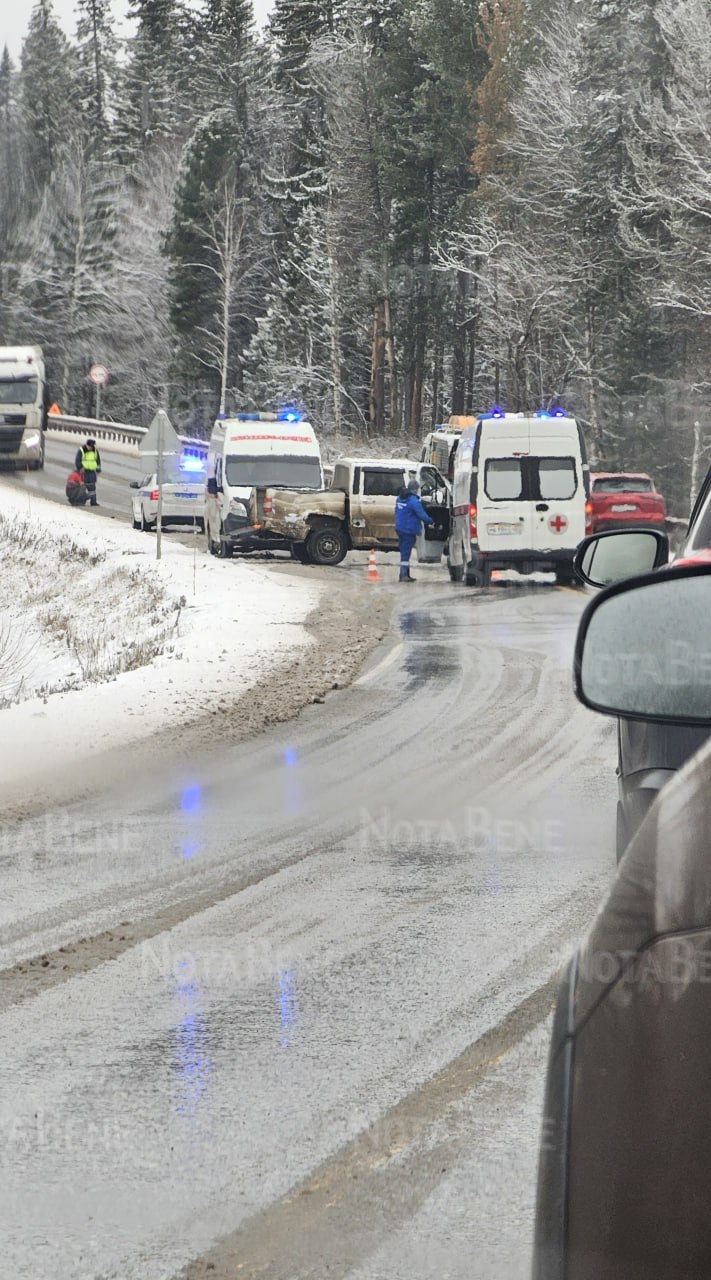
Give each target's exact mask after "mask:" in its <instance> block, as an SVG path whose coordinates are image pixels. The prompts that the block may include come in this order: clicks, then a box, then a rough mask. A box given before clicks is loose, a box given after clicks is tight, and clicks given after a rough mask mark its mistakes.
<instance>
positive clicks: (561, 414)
mask: <svg viewBox="0 0 711 1280" xmlns="http://www.w3.org/2000/svg"><path fill="white" fill-rule="evenodd" d="M567 416H568V415H567V413H566V412H565V409H554V410H553V417H554V418H567Z"/></svg>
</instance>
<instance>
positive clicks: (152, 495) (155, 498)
mask: <svg viewBox="0 0 711 1280" xmlns="http://www.w3.org/2000/svg"><path fill="white" fill-rule="evenodd" d="M148 497H149V498H150V500H151V502H157V501H158V497H159V494H158V490H157V489H151V491H150V493H149V495H148Z"/></svg>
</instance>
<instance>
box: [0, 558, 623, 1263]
mask: <svg viewBox="0 0 711 1280" xmlns="http://www.w3.org/2000/svg"><path fill="white" fill-rule="evenodd" d="M376 589H378V588H376ZM382 589H389V588H382ZM409 590H410V594H409V595H408V596H407V598H406V599H405V600H404V601H403V604H402V606H401V611H400V613H399V614H398V615H397V616H396V620H395V624H394V630H393V635H392V642H391V644H390V645H389V646H388V647H387V648H386V649H384V650H381V652H380V653H379V654H378V655H377V657H376V659H375V660H374V661H373V662H372V663H371V665H370V669H369V670H368V671H367V672H366V673H365V675H364V677H362V679H361V681H360V682H359V683H358V684H357V685H356V686H355V687H353V688H352V689H350V690H347V691H345V692H342V693H337V694H334V695H333V696H332V697H329V699H328V700H327V702H326V704H325V705H324V706H314V707H310V708H309V709H308V710H307V711H305V712H304V713H302V715H301V716H300V717H299V719H298V720H297V721H295V722H293V723H292V724H290V725H289V726H283V725H282V726H279V727H278V728H276V729H274V730H272V731H270V732H267V733H265V734H263V735H261V736H260V737H259V738H257V739H254V740H252V741H250V742H245V743H242V744H240V745H237V746H235V747H234V748H233V749H231V750H229V751H224V750H223V751H221V752H220V753H219V754H215V755H212V756H211V755H209V754H208V755H204V756H202V757H200V758H199V759H195V760H192V759H187V758H186V759H184V760H183V761H182V762H181V763H180V764H178V765H175V766H173V767H171V768H167V767H166V768H164V769H162V770H159V769H158V768H156V770H155V773H154V775H153V776H152V777H146V778H145V779H143V780H142V781H141V782H140V783H136V782H135V781H133V782H132V784H131V785H130V787H129V786H126V785H125V784H124V785H122V783H121V780H120V779H115V780H114V783H113V785H112V786H107V789H106V791H105V793H103V794H101V795H97V796H96V798H95V800H94V801H93V802H91V803H89V804H85V805H83V806H82V807H81V808H79V807H69V808H66V809H63V810H61V811H55V812H53V813H51V814H48V815H46V817H45V818H43V819H36V820H33V821H32V822H28V823H25V824H24V825H23V827H22V828H21V829H18V830H7V831H5V832H3V833H2V843H1V845H0V938H1V939H2V944H3V945H2V951H1V953H0V965H2V967H3V968H7V967H8V966H10V965H14V964H16V963H17V962H19V961H22V962H26V961H28V960H30V959H31V958H32V957H33V956H36V955H37V954H38V953H40V952H43V951H47V952H50V953H52V954H51V955H50V956H49V957H48V959H49V964H48V968H47V971H46V972H47V975H48V980H49V985H48V986H47V989H46V990H44V991H42V992H41V993H40V994H36V995H34V996H32V997H31V998H29V996H28V998H26V999H21V1000H19V1002H18V1003H14V1004H12V1005H11V1006H10V1003H9V1001H8V1000H6V1001H5V1005H4V1007H3V1004H2V991H3V987H2V982H1V981H0V1009H2V1010H3V1011H2V1012H1V1013H0V1036H2V1043H3V1055H2V1062H1V1064H0V1133H1V1134H2V1144H1V1145H0V1150H1V1151H2V1156H1V1157H0V1160H1V1162H2V1169H1V1170H0V1180H1V1181H2V1186H3V1196H2V1199H1V1201H0V1236H1V1237H2V1240H3V1244H2V1257H3V1264H2V1268H1V1269H2V1271H3V1273H4V1274H7V1275H8V1276H9V1275H12V1276H13V1277H18V1278H19V1277H31V1280H45V1278H46V1280H83V1278H84V1277H102V1278H107V1277H116V1278H119V1280H132V1278H134V1277H136V1278H140V1280H161V1278H163V1277H165V1278H166V1280H167V1278H168V1277H172V1276H175V1275H177V1274H179V1273H181V1268H184V1267H188V1271H187V1272H186V1275H189V1276H190V1277H197V1276H202V1275H205V1276H210V1277H218V1278H219V1277H220V1276H224V1277H228V1276H229V1277H234V1276H236V1275H239V1276H249V1277H251V1276H257V1275H259V1276H268V1277H269V1278H270V1280H278V1278H280V1277H284V1280H297V1277H298V1278H299V1280H301V1277H307V1276H308V1277H310V1278H319V1280H320V1278H321V1277H324V1278H325V1277H326V1276H328V1277H329V1280H332V1277H334V1276H343V1277H346V1276H347V1277H350V1278H351V1280H376V1277H378V1278H380V1277H382V1278H383V1280H385V1277H387V1278H388V1280H394V1278H397V1280H400V1278H402V1280H406V1278H407V1280H412V1278H413V1277H418V1278H419V1277H422V1278H423V1280H424V1277H434V1276H437V1277H450V1278H451V1280H524V1277H526V1276H527V1274H528V1265H529V1264H528V1257H529V1248H530V1234H531V1212H532V1203H533V1195H534V1180H535V1164H536V1148H537V1141H538V1130H539V1123H540V1099H541V1090H542V1079H543V1071H544V1066H545V1053H546V1016H547V1013H548V1010H549V1008H550V1002H551V996H552V990H553V987H552V985H551V984H550V979H551V975H552V974H554V972H555V971H556V969H557V968H558V966H559V965H560V964H561V963H562V961H563V960H564V959H565V957H566V956H567V954H568V952H569V950H570V949H571V947H572V945H573V943H574V940H575V938H576V937H577V936H578V935H579V933H580V932H581V931H582V930H583V929H584V928H585V927H586V925H587V923H588V922H589V920H590V918H591V916H592V914H593V912H594V909H595V905H596V903H597V901H598V899H599V897H600V894H601V893H602V891H603V889H604V887H605V885H606V884H607V882H608V880H609V878H610V876H611V874H612V871H613V867H614V853H613V848H614V802H615V779H614V753H615V744H614V726H613V724H612V722H611V721H604V720H602V719H599V718H597V717H594V716H592V715H591V714H590V713H588V712H586V711H585V710H583V709H582V708H580V707H579V706H578V705H577V704H576V703H575V701H574V698H573V695H572V691H571V677H570V665H571V655H572V644H573V639H574V634H575V628H576V625H577V618H578V616H579V614H580V611H581V608H582V606H583V603H584V596H583V594H582V593H577V592H572V591H566V590H559V589H555V588H550V587H543V586H539V587H533V588H526V587H509V588H504V587H499V588H492V590H491V591H490V592H488V593H486V594H482V593H479V592H471V591H467V590H466V589H456V588H452V587H450V584H449V583H448V582H447V581H446V579H445V577H444V576H443V574H442V571H441V570H436V571H433V572H430V573H423V574H422V575H421V581H420V582H419V583H418V585H417V587H416V588H411V589H409ZM62 947H63V948H65V951H61V950H59V948H62ZM65 963H67V964H68V965H69V968H68V970H66V971H63V965H64V964H65ZM71 975H74V976H71ZM1 978H2V975H1V974H0V979H1ZM65 978H66V980H64V979H65ZM52 983H54V984H55V985H51V984H52ZM20 994H22V991H21V989H20ZM25 994H28V993H25ZM12 998H13V999H14V998H15V997H14V996H13V997H12ZM218 1241H222V1243H221V1244H219V1245H218V1244H217V1242H218ZM215 1246H216V1247H215ZM210 1250H213V1251H212V1252H210ZM200 1259H202V1261H200ZM191 1260H192V1261H191ZM208 1263H210V1265H211V1269H210V1270H207V1269H206V1268H207V1264H208Z"/></svg>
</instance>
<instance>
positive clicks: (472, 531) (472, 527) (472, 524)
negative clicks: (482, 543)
mask: <svg viewBox="0 0 711 1280" xmlns="http://www.w3.org/2000/svg"><path fill="white" fill-rule="evenodd" d="M476 536H477V532H476V507H474V506H471V507H470V508H469V537H470V538H476Z"/></svg>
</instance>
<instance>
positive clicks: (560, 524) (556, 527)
mask: <svg viewBox="0 0 711 1280" xmlns="http://www.w3.org/2000/svg"><path fill="white" fill-rule="evenodd" d="M548 528H549V529H552V530H553V532H554V533H562V532H563V530H564V529H567V528H568V521H567V518H566V517H565V516H560V515H557V516H551V518H550V520H549V521H548Z"/></svg>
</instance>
